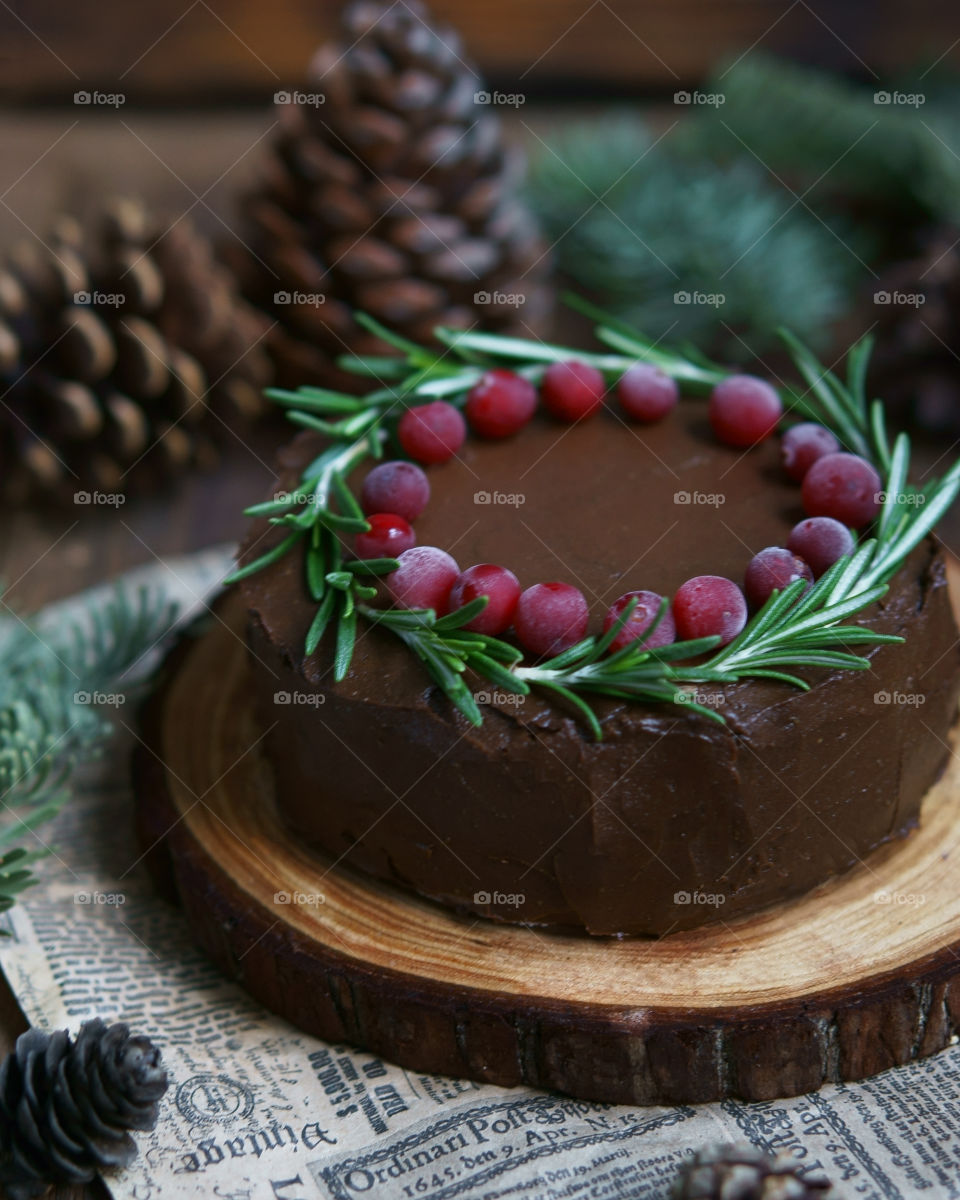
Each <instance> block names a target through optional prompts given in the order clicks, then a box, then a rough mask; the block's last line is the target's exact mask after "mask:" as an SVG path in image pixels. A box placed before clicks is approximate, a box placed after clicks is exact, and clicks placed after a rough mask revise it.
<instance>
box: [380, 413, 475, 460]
mask: <svg viewBox="0 0 960 1200" xmlns="http://www.w3.org/2000/svg"><path fill="white" fill-rule="evenodd" d="M397 436H398V437H399V439H400V445H401V446H402V447H403V448H404V450H406V452H407V454H409V455H410V457H411V458H415V459H416V460H417V462H421V463H441V462H446V461H447V459H448V458H453V456H454V455H455V454H456V453H457V451H458V450H459V449H460V447H461V446H462V445H463V441H464V438H465V437H466V436H467V423H466V421H464V419H463V414H462V413H461V412H460V410H459V409H457V408H454V407H453V405H452V404H448V403H447V402H446V400H434V401H433V402H432V403H431V404H419V405H417V407H416V408H408V409H407V411H406V412H405V413H404V414H403V416H402V417H401V418H400V423H399V425H398V426H397Z"/></svg>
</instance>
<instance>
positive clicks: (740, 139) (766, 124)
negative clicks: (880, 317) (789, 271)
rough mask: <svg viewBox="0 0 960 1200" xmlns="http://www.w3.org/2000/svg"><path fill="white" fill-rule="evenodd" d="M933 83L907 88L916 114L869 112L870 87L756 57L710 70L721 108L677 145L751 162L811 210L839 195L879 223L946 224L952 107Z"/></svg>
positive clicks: (891, 108)
mask: <svg viewBox="0 0 960 1200" xmlns="http://www.w3.org/2000/svg"><path fill="white" fill-rule="evenodd" d="M932 83H933V81H932V80H927V81H924V82H923V83H921V84H919V85H914V86H911V85H907V87H908V88H909V90H912V91H914V92H919V93H921V94H923V93H927V92H929V93H930V94H929V96H927V99H928V100H929V101H930V102H929V104H924V106H923V109H922V111H921V112H919V113H918V112H917V110H916V108H914V107H910V106H907V105H903V104H891V103H877V102H876V99H875V94H876V92H877V91H878V87H877V85H876V84H861V83H854V82H850V81H849V80H846V79H844V78H842V77H840V76H838V75H836V74H833V73H830V72H827V71H823V70H818V69H816V68H811V67H805V66H800V65H798V64H797V63H795V62H789V61H787V60H785V59H782V58H777V57H774V56H772V55H768V54H764V53H762V52H759V51H757V52H753V53H751V54H746V55H743V56H741V57H740V58H739V59H738V60H737V61H736V62H735V63H733V64H732V65H729V64H724V65H721V66H720V67H718V69H717V72H716V75H715V77H714V79H713V80H712V81H708V82H707V83H706V84H705V85H704V90H705V91H717V92H720V93H722V95H723V97H724V104H723V106H722V107H721V108H719V109H718V110H716V111H714V112H701V113H699V114H698V115H697V116H696V117H695V118H694V119H692V120H690V121H686V122H684V123H683V125H682V127H681V129H680V131H679V140H680V141H681V142H682V143H683V144H684V149H685V150H687V151H688V152H689V153H691V154H692V155H694V156H696V157H697V158H700V157H701V156H702V157H705V158H707V159H713V160H717V159H718V158H720V159H727V160H729V159H732V158H742V157H743V156H744V155H749V156H750V157H755V159H756V160H757V161H759V162H761V163H763V164H764V165H765V166H766V168H767V169H768V170H770V171H771V172H776V173H777V174H778V176H781V177H782V176H784V175H785V176H787V178H788V179H789V181H790V182H791V184H792V186H793V187H794V188H795V189H796V191H797V192H798V193H802V194H803V195H804V196H805V197H808V198H809V199H808V202H809V201H812V202H813V203H814V204H819V203H820V202H821V201H822V199H823V198H824V197H829V196H830V195H831V194H836V193H840V194H841V195H842V197H843V198H844V199H846V200H849V198H850V197H855V198H859V199H861V200H862V201H864V202H865V203H866V204H868V205H870V206H871V207H872V208H873V210H874V211H877V210H880V211H881V212H885V213H886V214H888V215H889V214H891V213H892V214H896V215H898V216H901V217H902V216H903V215H906V216H908V217H912V218H916V217H919V218H921V219H923V218H924V217H925V216H927V215H929V216H933V217H935V218H938V219H940V220H945V221H951V222H955V221H957V220H958V218H960V199H958V197H960V158H958V151H960V145H958V144H957V132H956V131H957V99H956V93H955V92H954V93H953V94H952V95H951V94H949V93H948V94H945V95H944V94H941V96H940V97H938V96H937V94H936V93H935V92H934V91H933V90H932V89H931V86H930V85H931V84H932ZM880 90H881V91H883V90H886V89H880ZM887 94H888V95H889V91H888V92H887Z"/></svg>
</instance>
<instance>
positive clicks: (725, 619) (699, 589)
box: [673, 575, 747, 646]
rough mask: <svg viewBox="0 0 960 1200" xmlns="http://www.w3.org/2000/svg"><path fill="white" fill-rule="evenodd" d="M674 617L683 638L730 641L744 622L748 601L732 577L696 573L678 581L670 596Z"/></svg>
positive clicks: (723, 642) (721, 643)
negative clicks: (711, 638)
mask: <svg viewBox="0 0 960 1200" xmlns="http://www.w3.org/2000/svg"><path fill="white" fill-rule="evenodd" d="M673 619H674V621H675V622H676V626H677V634H678V635H679V637H680V638H681V639H682V640H683V641H689V640H690V639H692V638H702V637H717V636H718V637H719V638H720V645H721V646H725V645H726V644H727V643H728V642H732V641H733V639H734V638H735V637H736V636H737V634H738V633H739V632H740V630H741V629H743V627H744V625H746V623H747V602H746V600H745V598H744V595H743V592H741V591H740V589H739V588H738V587H737V585H736V584H735V583H734V582H733V580H731V579H724V577H723V576H722V575H696V576H694V578H693V579H688V580H687V582H686V583H684V584H681V586H680V588H679V589H678V591H677V594H676V595H675V596H674V598H673Z"/></svg>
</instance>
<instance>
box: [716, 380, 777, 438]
mask: <svg viewBox="0 0 960 1200" xmlns="http://www.w3.org/2000/svg"><path fill="white" fill-rule="evenodd" d="M708 413H709V417H710V426H711V428H712V429H713V432H714V434H715V435H716V437H717V438H718V439H719V440H720V441H721V442H725V443H726V444H727V445H728V446H755V445H756V444H757V443H758V442H762V441H763V440H764V439H765V438H768V437H769V436H770V434H771V433H773V431H774V430H775V429H776V427H777V422H778V421H779V420H780V417H781V415H782V413H783V405H782V404H781V403H780V397H779V395H778V394H777V392H776V391H775V389H774V388H772V387H771V386H770V384H769V383H767V382H766V381H765V380H763V379H757V377H756V376H755V375H731V376H729V378H727V379H724V380H722V381H721V382H720V383H718V384H717V385H716V387H715V388H714V389H713V391H712V392H711V393H710V404H709V409H708Z"/></svg>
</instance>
